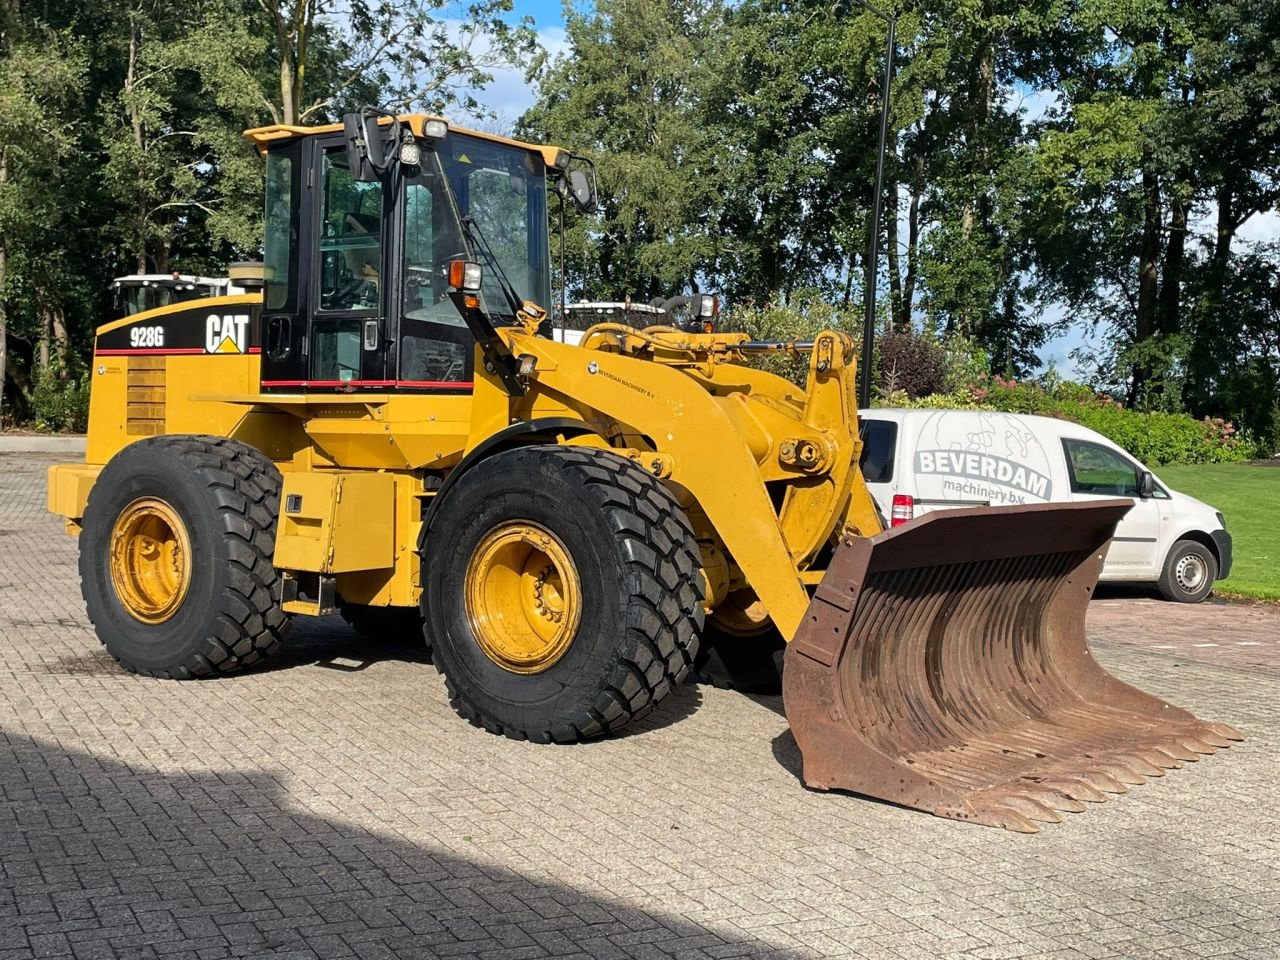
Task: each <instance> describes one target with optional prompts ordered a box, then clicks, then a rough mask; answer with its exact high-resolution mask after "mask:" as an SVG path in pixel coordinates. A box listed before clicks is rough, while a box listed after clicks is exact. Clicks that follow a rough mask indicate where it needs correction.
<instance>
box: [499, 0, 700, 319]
mask: <svg viewBox="0 0 1280 960" xmlns="http://www.w3.org/2000/svg"><path fill="white" fill-rule="evenodd" d="M720 15H721V14H720V7H719V3H718V0H657V2H654V3H634V2H626V0H600V2H598V3H597V4H596V5H595V7H594V9H593V10H590V11H582V10H577V9H568V10H567V15H566V33H567V36H568V40H569V44H570V52H569V54H568V55H567V56H566V57H565V58H563V59H562V60H560V61H559V62H558V63H555V64H553V65H551V67H550V68H549V70H548V71H547V72H546V73H545V74H544V75H543V76H542V78H541V80H540V85H539V92H540V100H539V102H538V103H537V105H535V107H534V108H533V109H531V110H530V111H529V112H528V113H527V114H526V115H525V116H524V117H523V118H522V120H521V122H520V125H519V132H520V133H521V134H522V135H524V136H526V137H529V138H534V139H542V140H547V141H550V142H553V143H559V144H562V145H563V146H564V147H566V148H568V149H570V150H573V151H575V152H577V153H582V154H585V155H587V156H589V157H591V158H592V159H593V160H594V162H595V164H596V167H597V170H598V171H599V185H600V193H601V200H602V209H601V212H600V214H599V216H598V217H597V218H594V219H587V218H580V217H574V218H573V229H572V234H571V236H570V240H569V243H570V244H571V246H572V249H573V251H574V252H573V255H572V257H571V259H572V262H573V263H574V267H575V271H576V272H578V276H579V278H580V279H579V280H578V282H577V284H576V286H577V288H578V289H579V291H580V292H582V293H583V294H586V295H591V296H602V297H609V298H617V299H622V298H624V297H633V298H635V299H637V300H641V301H647V300H649V299H651V298H652V297H655V296H664V297H665V296H669V295H671V294H672V293H676V292H680V291H682V290H684V289H686V288H692V289H695V290H696V289H698V287H699V285H700V284H701V283H703V282H705V281H706V280H707V279H708V278H711V277H714V276H715V275H716V274H717V272H718V271H717V268H718V262H717V258H718V253H719V246H718V244H717V242H716V239H715V237H714V236H713V234H712V232H711V230H710V229H709V226H708V224H709V223H710V222H713V221H714V218H715V216H716V211H717V209H718V197H719V193H720V183H721V180H720V177H719V172H718V171H717V170H716V169H715V167H714V166H713V164H712V156H713V150H712V147H713V144H714V140H715V136H716V134H715V132H714V131H713V130H712V129H710V128H709V126H708V124H707V123H705V122H704V117H703V114H702V112H701V110H700V105H701V103H702V102H703V99H704V97H705V94H706V90H707V88H708V87H709V86H710V84H711V83H712V82H713V77H712V74H711V71H710V69H709V66H708V62H707V50H708V44H709V43H710V41H711V39H712V37H713V36H714V35H715V25H716V24H717V23H718V22H719V18H720Z"/></svg>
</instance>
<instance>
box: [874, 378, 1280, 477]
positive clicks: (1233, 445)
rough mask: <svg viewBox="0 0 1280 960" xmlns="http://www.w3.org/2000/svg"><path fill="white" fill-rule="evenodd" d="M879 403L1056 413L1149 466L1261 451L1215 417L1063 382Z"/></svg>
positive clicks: (993, 382)
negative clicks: (1139, 404) (1138, 405)
mask: <svg viewBox="0 0 1280 960" xmlns="http://www.w3.org/2000/svg"><path fill="white" fill-rule="evenodd" d="M879 405H880V406H894V407H926V408H930V409H942V408H958V409H970V410H1000V411H1002V412H1005V413H1031V414H1038V415H1039V416H1044V417H1057V418H1059V419H1062V420H1070V421H1073V422H1075V423H1079V424H1082V425H1083V426H1086V427H1088V428H1089V429H1091V430H1096V431H1097V432H1098V433H1100V434H1102V435H1103V436H1104V437H1107V438H1108V439H1109V440H1111V441H1112V442H1113V443H1115V444H1117V445H1118V446H1120V447H1123V448H1124V449H1125V450H1128V451H1129V453H1131V454H1133V456H1134V457H1136V458H1137V459H1138V460H1139V461H1141V462H1142V463H1145V464H1147V465H1148V466H1153V467H1157V466H1161V465H1163V464H1166V463H1237V462H1241V461H1245V460H1252V459H1255V458H1257V457H1260V456H1265V455H1266V454H1265V451H1262V450H1260V449H1259V447H1258V444H1257V443H1256V442H1254V440H1253V439H1252V438H1250V437H1248V436H1247V435H1243V434H1242V433H1241V432H1240V431H1238V430H1236V428H1235V427H1234V426H1233V425H1232V424H1231V423H1230V422H1229V421H1226V420H1223V419H1221V418H1210V417H1205V418H1204V419H1203V420H1197V419H1195V418H1194V417H1191V416H1189V415H1187V414H1185V413H1159V412H1152V413H1144V412H1141V411H1138V410H1128V409H1125V407H1124V405H1123V404H1121V403H1120V402H1119V401H1117V400H1116V399H1115V398H1113V397H1110V396H1107V395H1106V394H1099V393H1095V392H1094V391H1093V390H1091V389H1089V388H1088V387H1086V386H1083V385H1082V384H1078V383H1070V382H1068V381H1050V382H1049V383H1035V382H1023V383H1017V382H1015V381H1013V380H1005V379H1004V378H1002V377H992V378H989V379H983V380H980V381H979V382H977V383H974V384H972V385H970V386H968V387H964V388H962V389H959V390H954V391H952V392H950V393H935V394H932V395H930V396H927V397H921V398H920V399H918V400H912V399H910V398H909V397H907V396H906V395H905V394H901V393H899V394H889V395H887V396H885V397H884V398H883V400H882V401H881V402H880V403H879Z"/></svg>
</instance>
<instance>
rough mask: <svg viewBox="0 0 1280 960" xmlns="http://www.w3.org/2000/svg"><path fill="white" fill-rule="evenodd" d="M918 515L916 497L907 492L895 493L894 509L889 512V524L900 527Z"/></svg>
mask: <svg viewBox="0 0 1280 960" xmlns="http://www.w3.org/2000/svg"><path fill="white" fill-rule="evenodd" d="M915 515H916V500H915V497H913V496H911V495H910V494H907V493H895V494H894V495H893V510H892V511H890V513H889V526H891V527H900V526H902V525H903V524H904V523H906V522H907V521H908V520H911V519H912V518H914V517H915Z"/></svg>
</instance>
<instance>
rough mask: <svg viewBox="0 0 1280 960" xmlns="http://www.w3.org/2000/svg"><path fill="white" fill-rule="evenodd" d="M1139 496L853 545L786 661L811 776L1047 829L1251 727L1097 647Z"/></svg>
mask: <svg viewBox="0 0 1280 960" xmlns="http://www.w3.org/2000/svg"><path fill="white" fill-rule="evenodd" d="M1129 507H1130V501H1128V500H1106V501H1100V502H1098V503H1096V504H1046V505H1032V506H1021V507H1003V508H987V507H983V508H975V509H960V510H947V511H938V512H934V513H930V514H927V515H926V516H924V517H922V518H920V519H919V520H917V521H915V522H913V523H910V524H907V525H905V526H902V527H898V528H897V529H894V530H890V531H886V532H884V533H882V534H880V535H878V536H876V537H872V538H869V539H856V538H855V539H850V540H848V541H846V542H844V543H843V544H841V546H840V547H839V548H838V549H837V550H836V553H835V556H834V557H833V559H832V563H831V566H830V567H829V569H828V571H827V574H826V576H825V577H824V578H823V581H822V583H821V584H820V585H819V586H818V588H817V591H816V593H815V595H814V598H813V602H812V603H811V604H810V606H809V610H808V611H807V613H806V615H805V620H804V622H803V624H802V625H801V627H800V629H799V630H798V631H797V633H796V636H795V638H794V640H793V641H792V642H791V643H790V644H789V645H788V647H787V652H786V657H785V669H784V671H783V696H784V705H785V707H786V711H787V719H788V721H789V722H790V724H791V729H792V732H793V733H794V734H795V738H796V742H797V743H798V744H799V746H800V751H801V754H802V756H803V758H804V782H805V783H806V784H807V785H808V786H810V787H814V788H816V789H820V790H833V789H836V790H850V791H853V792H855V793H861V794H865V795H867V796H871V797H878V798H880V799H882V800H887V801H890V802H892V803H897V804H901V805H903V806H907V807H915V808H917V809H920V810H927V811H929V812H930V813H933V814H936V815H938V816H942V817H951V818H954V819H957V820H969V821H973V822H977V823H983V824H988V825H990V826H999V827H1005V828H1007V829H1010V830H1017V831H1021V832H1026V833H1034V832H1035V831H1036V830H1038V829H1039V828H1038V827H1037V823H1043V822H1047V823H1055V822H1058V821H1060V820H1061V819H1062V814H1063V813H1065V812H1079V811H1081V810H1083V809H1085V805H1086V804H1089V803H1097V802H1100V801H1102V800H1105V799H1106V798H1107V796H1108V795H1109V794H1117V793H1124V792H1126V791H1127V789H1128V787H1129V786H1130V785H1133V784H1141V783H1145V782H1146V778H1148V777H1159V776H1163V775H1164V773H1165V771H1166V770H1168V769H1171V768H1174V767H1180V766H1182V765H1183V764H1184V763H1186V762H1189V761H1193V760H1197V759H1199V758H1200V757H1201V756H1203V755H1205V754H1209V753H1213V752H1214V751H1216V750H1217V749H1219V748H1221V747H1225V746H1228V745H1229V743H1230V742H1231V741H1233V740H1241V739H1243V737H1242V736H1241V735H1240V734H1239V733H1238V732H1236V731H1235V730H1234V729H1232V728H1231V727H1229V726H1227V725H1225V724H1220V723H1206V722H1204V721H1201V720H1198V719H1196V717H1194V716H1193V715H1192V714H1190V713H1188V712H1187V711H1185V710H1181V709H1179V708H1178V707H1175V706H1172V705H1170V704H1168V703H1166V702H1165V701H1163V700H1161V699H1160V698H1158V697H1154V696H1152V695H1150V694H1148V693H1144V692H1143V691H1141V690H1138V689H1137V688H1136V687H1132V686H1129V685H1128V684H1126V683H1122V682H1121V681H1120V680H1117V679H1116V678H1115V677H1113V676H1111V675H1110V674H1109V673H1107V672H1106V671H1105V670H1103V669H1102V668H1101V667H1100V666H1098V664H1097V663H1096V662H1095V661H1094V659H1093V657H1092V656H1091V654H1090V653H1089V647H1088V644H1087V642H1086V640H1085V612H1086V609H1087V607H1088V603H1089V598H1090V597H1091V596H1092V595H1093V589H1094V586H1095V585H1096V583H1097V580H1098V574H1099V572H1100V571H1101V569H1102V557H1103V554H1104V553H1105V550H1106V546H1107V543H1108V541H1109V540H1110V539H1111V536H1112V534H1113V532H1114V530H1115V525H1116V523H1117V521H1119V519H1120V518H1121V517H1122V516H1123V515H1124V514H1125V512H1126V511H1127V510H1128V509H1129Z"/></svg>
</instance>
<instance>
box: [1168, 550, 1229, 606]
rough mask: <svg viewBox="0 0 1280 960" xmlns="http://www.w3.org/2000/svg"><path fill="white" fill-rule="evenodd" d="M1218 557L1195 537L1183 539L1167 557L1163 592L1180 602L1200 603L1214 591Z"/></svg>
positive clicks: (1170, 598)
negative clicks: (1194, 538)
mask: <svg viewBox="0 0 1280 960" xmlns="http://www.w3.org/2000/svg"><path fill="white" fill-rule="evenodd" d="M1217 578H1218V560H1217V558H1216V557H1214V555H1213V551H1212V550H1210V549H1209V548H1208V547H1206V546H1205V545H1204V544H1203V543H1199V542H1197V541H1195V540H1179V541H1178V542H1177V543H1175V544H1174V545H1173V547H1172V549H1170V550H1169V555H1168V556H1167V557H1165V561H1164V572H1163V573H1162V574H1161V575H1160V582H1159V584H1158V586H1159V588H1160V595H1161V596H1163V597H1164V598H1165V599H1166V600H1172V601H1174V602H1176V603H1199V602H1200V601H1201V600H1203V599H1204V598H1205V597H1207V596H1209V594H1210V593H1211V592H1212V591H1213V582H1214V581H1215V580H1216V579H1217Z"/></svg>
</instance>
